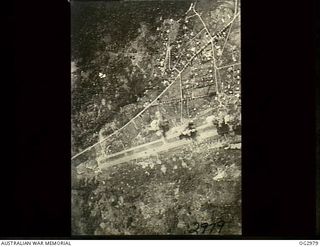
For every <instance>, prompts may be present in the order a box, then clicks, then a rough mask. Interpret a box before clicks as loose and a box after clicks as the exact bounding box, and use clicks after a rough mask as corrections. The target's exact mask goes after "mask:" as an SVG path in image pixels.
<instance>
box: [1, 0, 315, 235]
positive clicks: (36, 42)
mask: <svg viewBox="0 0 320 247" xmlns="http://www.w3.org/2000/svg"><path fill="white" fill-rule="evenodd" d="M14 5H15V6H14V9H13V8H12V7H13V6H8V7H5V8H4V9H3V12H6V14H7V21H8V24H11V25H5V27H4V29H3V30H4V31H5V32H7V33H6V34H5V35H4V38H3V39H4V40H5V41H7V42H6V45H5V46H4V48H5V50H6V51H7V53H6V54H7V55H8V59H5V58H2V60H3V61H5V63H6V64H8V63H11V62H14V70H13V71H12V70H8V69H6V67H4V68H5V72H7V73H6V75H7V78H6V79H5V80H4V81H3V83H2V85H4V84H6V85H7V84H10V85H14V88H12V89H8V90H7V89H3V90H1V92H2V94H1V95H2V96H6V95H7V96H8V99H6V100H5V103H3V107H2V108H4V109H7V108H8V106H13V105H14V106H15V110H14V117H9V115H7V114H6V113H2V115H3V116H5V118H2V119H4V120H2V122H4V123H8V121H7V120H8V119H14V121H15V123H13V124H11V123H9V124H8V125H9V126H8V127H11V128H10V130H9V128H8V129H7V128H2V133H3V134H9V140H11V142H10V144H9V142H8V144H7V145H6V146H7V149H8V150H7V149H5V150H4V149H3V152H2V153H3V155H2V157H3V159H2V161H1V169H2V170H1V181H3V179H4V178H7V180H8V182H6V183H5V184H4V186H2V187H1V188H2V190H3V193H2V196H1V198H2V199H1V204H2V205H4V206H7V207H6V209H5V210H2V212H3V214H4V216H7V217H5V218H6V219H7V220H1V221H0V222H1V225H2V227H3V230H1V231H0V235H1V238H7V239H12V238H27V237H31V238H51V239H52V238H55V237H56V238H58V239H61V238H63V237H66V238H68V237H70V232H71V231H70V225H71V222H70V221H71V220H70V218H71V208H70V194H71V193H70V177H71V176H70V175H71V174H70V157H71V154H70V139H71V138H70V84H71V83H70V45H69V44H70V19H69V18H70V13H69V11H70V10H69V3H68V2H67V0H64V1H49V2H48V1H47V2H45V1H21V2H19V3H17V2H15V3H14ZM316 9H317V8H316V6H315V2H312V1H309V2H308V3H306V1H285V0H283V1H276V2H270V1H250V3H249V1H247V0H242V9H241V11H242V14H241V15H242V16H241V18H242V24H241V25H242V90H243V92H242V103H243V104H242V109H243V163H242V167H243V173H242V174H243V178H242V184H243V197H242V204H243V219H242V223H243V236H242V237H239V238H247V239H250V238H262V239H279V238H280V239H286V238H293V239H314V238H316V237H315V234H316V181H315V176H316V172H318V173H319V169H318V170H316V166H315V162H316V160H315V157H316V148H315V147H316V132H315V130H316V128H315V121H316V118H315V112H316V101H315V95H316V82H317V81H319V77H316V73H315V72H316V69H315V65H316V63H315V61H316V52H317V53H318V55H319V49H318V50H316V49H315V46H316V44H317V43H316V33H318V32H316V30H315V24H316V19H315V11H316ZM317 23H318V22H317ZM317 38H318V37H317ZM13 41H14V42H13ZM318 41H319V40H318ZM319 43H320V42H319ZM10 48H12V50H11V49H10ZM12 58H13V59H14V61H12V60H13V59H12ZM317 62H319V61H317ZM317 65H318V64H317ZM13 79H15V82H14V83H11V82H12V81H13ZM317 88H318V86H317ZM13 95H14V99H13ZM2 98H3V97H2ZM10 112H11V110H10ZM12 128H13V129H12ZM13 135H14V136H15V138H14V140H12V139H13V138H12V136H13ZM3 142H4V140H3ZM9 151H10V152H9ZM5 158H9V159H7V161H5ZM13 163H14V166H13ZM5 168H9V169H8V170H11V171H5V170H4V169H5ZM10 168H13V169H10ZM12 182H13V183H12ZM192 237H193V236H192ZM127 238H128V237H127ZM131 238H134V237H131ZM136 238H143V237H136ZM153 238H157V239H160V238H164V237H160V236H157V237H156V236H154V237H153ZM166 238H169V237H168V236H167V237H166ZM175 238H182V237H177V236H175ZM184 238H187V237H184ZM193 238H195V237H193ZM212 238H214V237H212ZM220 238H222V237H220ZM228 238H231V237H228Z"/></svg>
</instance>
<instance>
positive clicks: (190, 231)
mask: <svg viewBox="0 0 320 247" xmlns="http://www.w3.org/2000/svg"><path fill="white" fill-rule="evenodd" d="M193 225H196V228H195V229H191V230H189V233H194V232H195V233H197V235H198V234H199V233H198V229H199V227H200V225H199V223H198V222H194V223H193Z"/></svg>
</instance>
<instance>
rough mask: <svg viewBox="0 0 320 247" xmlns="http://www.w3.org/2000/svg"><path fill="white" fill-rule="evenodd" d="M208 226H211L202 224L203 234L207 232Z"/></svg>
mask: <svg viewBox="0 0 320 247" xmlns="http://www.w3.org/2000/svg"><path fill="white" fill-rule="evenodd" d="M208 226H209V224H208V223H202V224H201V227H202V228H203V231H202V234H204V233H205V232H206V230H207V227H208Z"/></svg>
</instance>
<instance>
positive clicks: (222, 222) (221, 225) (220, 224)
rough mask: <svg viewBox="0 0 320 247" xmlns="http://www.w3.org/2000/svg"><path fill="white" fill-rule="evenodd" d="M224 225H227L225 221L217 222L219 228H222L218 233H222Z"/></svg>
mask: <svg viewBox="0 0 320 247" xmlns="http://www.w3.org/2000/svg"><path fill="white" fill-rule="evenodd" d="M224 224H225V222H224V221H223V220H219V221H218V222H217V226H218V227H220V228H219V231H218V233H220V232H221V231H222V228H223V226H224Z"/></svg>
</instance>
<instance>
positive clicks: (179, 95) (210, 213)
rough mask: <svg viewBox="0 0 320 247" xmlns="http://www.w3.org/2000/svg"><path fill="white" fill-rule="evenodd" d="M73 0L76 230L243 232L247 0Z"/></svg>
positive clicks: (108, 232)
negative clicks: (243, 77)
mask: <svg viewBox="0 0 320 247" xmlns="http://www.w3.org/2000/svg"><path fill="white" fill-rule="evenodd" d="M70 6H71V53H72V54H71V97H72V101H71V103H72V105H71V109H72V112H71V114H72V115H71V126H72V140H71V143H72V157H71V166H72V167H71V169H72V191H71V195H72V234H73V235H101V236H112V235H199V236H200V235H239V234H241V51H240V50H241V49H240V48H241V43H240V38H241V33H240V31H241V30H240V29H241V25H240V14H241V12H240V9H241V8H240V2H239V0H230V1H229V0H221V1H219V0H201V1H114V2H113V1H97V2H92V1H71V3H70Z"/></svg>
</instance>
